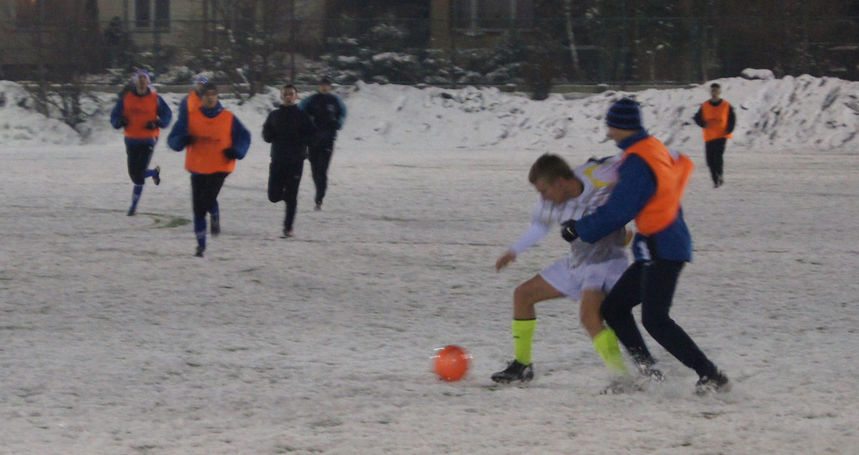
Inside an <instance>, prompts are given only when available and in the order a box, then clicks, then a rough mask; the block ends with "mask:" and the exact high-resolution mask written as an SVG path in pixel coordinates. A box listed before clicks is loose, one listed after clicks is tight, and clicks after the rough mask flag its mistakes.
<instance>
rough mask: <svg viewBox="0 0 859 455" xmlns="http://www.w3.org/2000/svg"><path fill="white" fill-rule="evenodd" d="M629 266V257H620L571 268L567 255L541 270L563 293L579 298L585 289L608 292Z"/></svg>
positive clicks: (544, 277)
mask: <svg viewBox="0 0 859 455" xmlns="http://www.w3.org/2000/svg"><path fill="white" fill-rule="evenodd" d="M627 267H629V262H628V261H627V259H626V258H618V259H611V260H608V261H604V262H598V263H596V264H579V265H577V266H575V267H573V268H570V259H569V257H565V258H563V259H559V260H558V261H556V262H555V263H554V264H552V265H550V266H548V267H546V268H545V269H543V270H542V271H540V276H541V277H543V279H544V280H546V282H547V283H549V284H550V285H551V286H552V287H553V288H555V289H557V290H558V292H560V293H561V294H564V295H565V296H567V297H569V298H571V299H573V300H579V299H580V298H581V296H582V291H584V290H594V291H603V292H605V293H608V291H610V290H611V288H612V286H614V284H615V283H617V280H618V279H620V276H621V275H623V272H624V271H626V268H627Z"/></svg>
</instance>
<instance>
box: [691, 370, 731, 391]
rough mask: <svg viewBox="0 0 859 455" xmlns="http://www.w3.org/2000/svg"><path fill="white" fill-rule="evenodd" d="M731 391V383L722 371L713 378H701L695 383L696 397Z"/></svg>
mask: <svg viewBox="0 0 859 455" xmlns="http://www.w3.org/2000/svg"><path fill="white" fill-rule="evenodd" d="M730 390H731V381H730V380H728V376H726V375H725V374H724V373H722V372H721V371H717V372H716V374H715V375H713V376H701V378H700V379H698V382H696V383H695V394H696V395H709V394H711V393H725V392H729V391H730Z"/></svg>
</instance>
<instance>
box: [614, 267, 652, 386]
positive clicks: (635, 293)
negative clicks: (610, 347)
mask: <svg viewBox="0 0 859 455" xmlns="http://www.w3.org/2000/svg"><path fill="white" fill-rule="evenodd" d="M643 267H644V262H642V261H638V262H635V263H633V264H632V265H630V266H629V268H627V269H626V271H625V272H623V275H621V277H620V279H618V281H617V283H615V285H614V287H612V288H611V291H609V293H608V295H606V297H605V300H603V303H602V305H601V306H600V312H601V313H602V316H603V319H605V322H606V324H608V326H609V327H611V328H612V330H614V332H615V335H616V336H617V338H618V340H620V342H621V343H622V344H623V345H624V347H626V350H627V352H629V355H630V356H632V359H633V360H634V361H635V363H636V365H637V366H638V368H639V370H641V371H642V372H646V371H645V370H647V369H649V368H651V367H652V366H653V364H654V363H655V361H654V360H653V357H652V356H651V355H650V351H648V349H647V345H645V343H644V338H642V336H641V332H640V331H639V330H638V326H637V325H636V324H635V319H634V318H633V317H632V309H633V308H634V307H635V306H636V305H638V304H639V303H641V279H642V268H643Z"/></svg>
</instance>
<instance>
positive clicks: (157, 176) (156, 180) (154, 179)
mask: <svg viewBox="0 0 859 455" xmlns="http://www.w3.org/2000/svg"><path fill="white" fill-rule="evenodd" d="M153 170H154V171H155V173H154V174H152V183H154V184H155V185H156V186H157V185H160V184H161V166H155V169H153Z"/></svg>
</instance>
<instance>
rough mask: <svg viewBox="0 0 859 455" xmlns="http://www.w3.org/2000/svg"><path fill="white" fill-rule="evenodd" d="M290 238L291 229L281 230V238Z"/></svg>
mask: <svg viewBox="0 0 859 455" xmlns="http://www.w3.org/2000/svg"><path fill="white" fill-rule="evenodd" d="M290 237H292V229H287V228H283V238H285V239H288V238H290Z"/></svg>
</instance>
